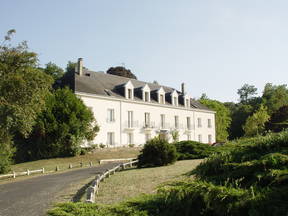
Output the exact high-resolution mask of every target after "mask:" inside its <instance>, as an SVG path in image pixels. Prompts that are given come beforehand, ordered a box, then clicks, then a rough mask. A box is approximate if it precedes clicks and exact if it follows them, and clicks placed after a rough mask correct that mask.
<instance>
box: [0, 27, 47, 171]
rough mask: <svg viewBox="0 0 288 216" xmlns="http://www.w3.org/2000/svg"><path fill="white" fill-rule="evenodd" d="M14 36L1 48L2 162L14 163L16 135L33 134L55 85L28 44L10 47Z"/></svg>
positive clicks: (7, 38)
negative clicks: (51, 88)
mask: <svg viewBox="0 0 288 216" xmlns="http://www.w3.org/2000/svg"><path fill="white" fill-rule="evenodd" d="M13 33H15V30H10V31H8V33H7V35H6V36H5V39H4V41H3V42H2V44H1V45H0V119H1V121H0V136H1V137H0V142H1V145H0V154H1V158H0V161H2V160H3V161H4V160H5V161H11V152H12V146H11V145H12V138H13V136H14V134H15V133H21V134H22V135H23V136H27V135H28V134H29V133H30V132H31V130H32V127H33V125H34V123H35V119H36V117H37V114H38V113H39V112H40V111H41V110H42V109H43V107H44V105H45V100H44V99H45V96H46V95H47V94H48V92H49V89H50V87H51V84H52V79H51V78H50V77H49V76H48V75H46V74H45V73H43V72H42V71H41V70H39V69H38V59H37V54H36V53H34V52H30V51H29V50H28V46H27V43H26V42H25V41H24V42H22V43H20V44H18V45H17V46H16V47H13V46H12V45H11V44H9V41H10V40H11V37H12V35H13ZM9 149H10V150H9ZM3 152H6V153H3ZM7 152H8V153H7ZM6 165H7V164H6ZM6 165H5V166H6ZM0 166H2V165H0ZM3 170H6V171H7V169H6V168H0V171H2V172H3Z"/></svg>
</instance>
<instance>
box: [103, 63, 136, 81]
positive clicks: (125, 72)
mask: <svg viewBox="0 0 288 216" xmlns="http://www.w3.org/2000/svg"><path fill="white" fill-rule="evenodd" d="M107 74H112V75H116V76H122V77H127V78H132V79H137V77H136V76H135V75H134V74H133V73H132V72H131V71H130V70H129V69H126V68H125V67H122V66H117V67H110V68H109V69H108V70H107Z"/></svg>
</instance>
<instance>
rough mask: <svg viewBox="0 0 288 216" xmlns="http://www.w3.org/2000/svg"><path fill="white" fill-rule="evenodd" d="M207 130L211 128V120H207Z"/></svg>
mask: <svg viewBox="0 0 288 216" xmlns="http://www.w3.org/2000/svg"><path fill="white" fill-rule="evenodd" d="M208 128H212V123H211V119H208Z"/></svg>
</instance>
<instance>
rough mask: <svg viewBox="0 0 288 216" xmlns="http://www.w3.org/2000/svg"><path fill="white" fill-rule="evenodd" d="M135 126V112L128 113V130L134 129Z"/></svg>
mask: <svg viewBox="0 0 288 216" xmlns="http://www.w3.org/2000/svg"><path fill="white" fill-rule="evenodd" d="M133 126H134V125H133V111H128V128H132V127H133Z"/></svg>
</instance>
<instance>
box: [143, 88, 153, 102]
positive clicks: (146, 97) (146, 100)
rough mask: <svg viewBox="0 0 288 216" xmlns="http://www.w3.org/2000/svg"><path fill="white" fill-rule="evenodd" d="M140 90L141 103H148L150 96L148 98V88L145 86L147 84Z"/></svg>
mask: <svg viewBox="0 0 288 216" xmlns="http://www.w3.org/2000/svg"><path fill="white" fill-rule="evenodd" d="M141 90H142V99H143V101H145V102H150V100H151V98H150V97H151V96H150V87H149V86H148V85H147V84H145V86H143V87H142V88H141Z"/></svg>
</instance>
